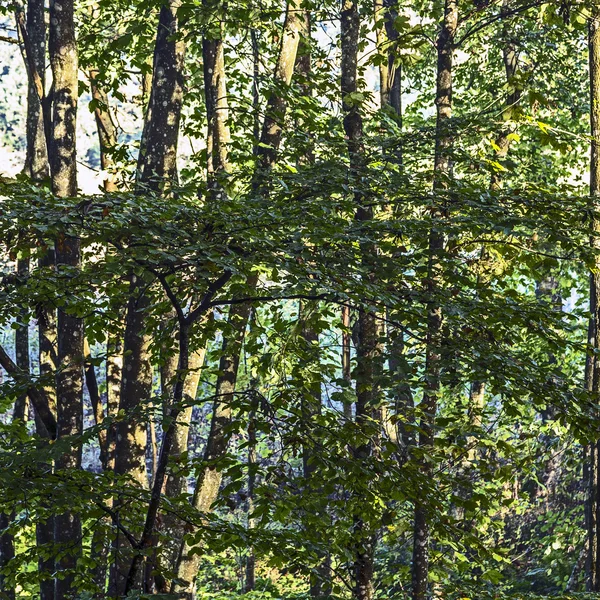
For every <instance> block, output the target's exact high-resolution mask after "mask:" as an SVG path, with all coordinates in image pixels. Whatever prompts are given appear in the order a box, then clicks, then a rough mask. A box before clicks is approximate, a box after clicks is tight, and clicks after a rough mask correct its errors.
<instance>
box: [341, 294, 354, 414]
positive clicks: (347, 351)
mask: <svg viewBox="0 0 600 600" xmlns="http://www.w3.org/2000/svg"><path fill="white" fill-rule="evenodd" d="M342 327H343V331H342V377H343V378H344V381H345V382H347V384H348V390H351V389H352V363H351V360H350V357H351V347H350V342H351V336H350V309H349V308H348V307H347V306H343V307H342ZM344 417H345V418H346V420H348V421H351V420H352V401H350V400H347V401H345V402H344Z"/></svg>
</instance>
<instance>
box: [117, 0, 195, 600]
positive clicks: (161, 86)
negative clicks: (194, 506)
mask: <svg viewBox="0 0 600 600" xmlns="http://www.w3.org/2000/svg"><path fill="white" fill-rule="evenodd" d="M180 4H181V2H180V0H169V1H168V2H166V3H165V4H163V5H162V7H161V9H160V15H159V22H158V29H157V34H156V43H155V48H154V64H153V74H152V88H151V91H150V98H149V101H148V110H147V113H146V120H145V124H144V131H143V136H142V140H141V143H140V155H139V158H138V169H137V182H136V191H137V193H140V194H141V193H144V192H145V191H148V190H149V191H151V192H154V193H159V192H160V193H167V192H168V190H169V189H170V188H171V186H172V185H173V183H174V182H175V180H176V177H177V145H178V137H179V121H180V118H181V106H182V102H183V66H184V56H185V43H184V41H183V38H182V36H181V32H180V31H179V22H178V18H177V11H178V9H179V6H180ZM145 285H146V282H145V281H144V280H143V279H142V278H140V277H139V276H138V275H136V274H133V273H132V275H131V294H130V300H129V303H128V307H127V315H126V318H125V338H124V346H123V350H124V352H123V357H124V358H123V373H124V375H123V378H122V386H121V397H120V406H121V408H124V409H126V412H127V411H129V412H130V415H131V416H130V417H129V419H128V421H127V422H121V423H120V424H119V426H118V427H117V445H116V449H115V472H117V473H121V472H122V473H128V474H130V475H131V476H132V477H133V478H134V479H135V480H137V481H138V482H139V483H140V485H143V486H146V487H147V485H148V482H147V473H146V459H145V455H146V439H147V434H146V427H147V419H146V418H145V417H144V416H143V415H142V414H137V413H139V412H140V408H141V405H142V403H143V401H145V400H148V399H149V398H150V395H151V392H152V367H151V355H150V341H151V337H150V334H149V332H148V331H147V330H146V323H145V315H144V312H145V310H146V308H147V307H148V306H149V304H150V299H149V297H148V295H147V293H146V290H145ZM186 360H187V359H186ZM120 428H121V429H124V430H125V431H124V432H123V433H124V434H125V435H123V433H120ZM130 432H131V434H132V435H131V438H129V439H130V440H131V441H132V443H128V442H127V441H126V440H127V434H128V433H130ZM119 436H120V437H119ZM153 489H154V486H153ZM117 550H119V548H117ZM122 554H123V553H119V555H122ZM125 560H127V559H125ZM131 560H132V561H133V562H132V563H131V564H127V563H126V562H124V563H123V564H121V565H120V566H119V565H115V567H114V569H113V571H114V573H113V576H111V580H112V582H113V584H112V585H113V588H112V592H113V593H116V594H122V593H123V592H124V591H125V590H126V589H127V588H128V589H136V588H137V587H138V586H139V585H141V581H138V580H137V579H135V577H138V576H141V570H140V569H139V568H138V567H139V564H138V563H139V553H138V551H137V549H136V550H135V551H134V553H133V558H132V559H131ZM129 562H131V561H129Z"/></svg>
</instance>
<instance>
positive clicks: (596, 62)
mask: <svg viewBox="0 0 600 600" xmlns="http://www.w3.org/2000/svg"><path fill="white" fill-rule="evenodd" d="M588 45H589V71H590V129H591V156H590V196H591V208H592V210H596V211H597V210H598V197H599V196H600V142H599V140H600V5H598V4H597V3H595V4H594V6H593V10H592V15H591V17H590V19H589V43H588ZM590 214H593V213H592V212H591V211H590ZM591 230H592V231H591V237H590V245H591V246H592V247H593V248H596V249H598V248H600V223H599V222H598V220H597V219H596V218H592V223H591ZM596 260H597V261H598V259H596ZM597 266H600V265H597ZM599 273H600V270H598V269H596V270H595V271H593V272H592V273H590V315H591V316H590V322H589V326H588V339H589V343H588V345H589V348H588V358H587V362H586V372H585V379H586V381H585V383H586V388H587V389H588V391H589V392H591V393H592V394H593V395H594V396H597V395H598V392H599V391H600V361H599V360H598V357H597V356H596V355H595V354H594V352H595V351H596V350H597V349H598V348H600V274H599ZM584 472H585V475H586V484H587V485H586V487H587V498H586V511H585V513H586V527H587V532H588V556H587V561H586V589H587V591H589V592H599V591H600V543H599V542H600V540H599V538H600V494H599V479H600V442H598V441H596V442H594V443H592V444H590V446H589V447H588V450H587V461H586V465H585V470H584Z"/></svg>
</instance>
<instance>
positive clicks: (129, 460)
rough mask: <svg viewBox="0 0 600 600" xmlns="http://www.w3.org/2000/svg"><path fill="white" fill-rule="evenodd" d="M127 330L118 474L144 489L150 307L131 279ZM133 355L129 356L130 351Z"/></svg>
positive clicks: (139, 286) (140, 286)
mask: <svg viewBox="0 0 600 600" xmlns="http://www.w3.org/2000/svg"><path fill="white" fill-rule="evenodd" d="M130 285H131V287H130V297H129V301H128V305H127V322H126V330H125V340H124V348H125V353H126V354H125V358H124V373H123V377H122V379H121V393H120V404H119V408H120V410H123V411H124V413H125V415H126V416H125V418H124V419H122V420H120V421H119V422H118V423H117V426H116V446H115V467H114V470H115V473H116V474H117V475H129V476H130V477H132V478H133V480H134V481H135V482H136V483H138V484H139V485H140V486H141V487H143V488H147V487H148V473H147V470H146V441H147V434H146V420H145V417H142V416H140V415H139V414H137V411H139V410H140V406H141V403H142V402H143V401H144V400H148V399H149V397H150V394H151V389H152V367H151V364H150V342H151V337H150V335H148V334H147V333H145V332H144V317H145V314H144V311H145V310H146V309H147V307H148V304H149V299H148V296H147V295H146V294H145V293H144V281H143V280H141V278H140V277H138V276H137V275H132V276H131V284H130ZM128 350H129V351H130V352H129V353H127V351H128Z"/></svg>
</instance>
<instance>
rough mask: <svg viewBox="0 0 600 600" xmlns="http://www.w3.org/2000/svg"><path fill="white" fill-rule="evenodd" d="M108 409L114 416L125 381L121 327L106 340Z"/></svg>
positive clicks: (111, 448) (111, 435) (111, 456)
mask: <svg viewBox="0 0 600 600" xmlns="http://www.w3.org/2000/svg"><path fill="white" fill-rule="evenodd" d="M106 353H107V354H106V411H107V414H108V416H110V417H114V416H115V415H116V414H117V412H118V411H119V406H120V404H121V385H122V383H123V340H122V337H121V328H120V327H119V328H118V331H117V332H116V333H115V332H114V331H110V332H109V334H108V339H107V342H106ZM115 433H116V432H115V430H114V427H111V429H110V430H109V431H108V442H107V443H108V448H107V452H108V467H109V468H111V469H112V468H114V462H115V446H116V434H115Z"/></svg>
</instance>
